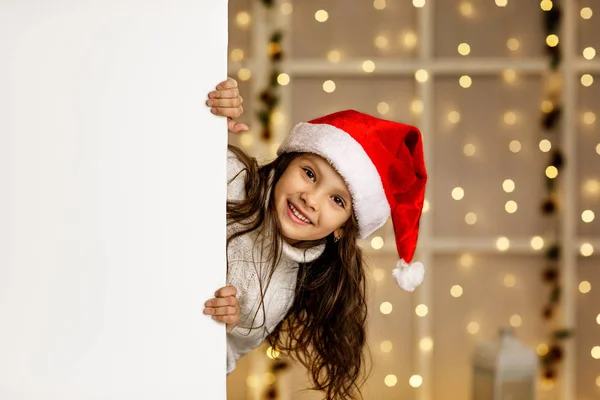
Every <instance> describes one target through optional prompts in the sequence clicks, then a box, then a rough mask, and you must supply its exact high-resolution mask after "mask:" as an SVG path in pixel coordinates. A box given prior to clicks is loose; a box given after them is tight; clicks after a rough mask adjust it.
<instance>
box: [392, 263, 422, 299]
mask: <svg viewBox="0 0 600 400" xmlns="http://www.w3.org/2000/svg"><path fill="white" fill-rule="evenodd" d="M392 274H393V275H394V278H396V282H398V285H399V286H400V287H401V288H402V289H404V290H406V291H407V292H412V291H413V290H415V289H416V288H417V286H419V285H420V284H421V283H423V278H424V277H425V267H424V266H423V264H422V263H420V262H414V263H411V264H407V263H406V261H404V260H398V262H397V263H396V268H394V271H393V272H392Z"/></svg>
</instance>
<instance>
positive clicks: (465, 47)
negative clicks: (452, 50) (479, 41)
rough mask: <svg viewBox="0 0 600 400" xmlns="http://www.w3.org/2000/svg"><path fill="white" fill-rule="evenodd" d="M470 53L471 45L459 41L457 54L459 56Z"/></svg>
mask: <svg viewBox="0 0 600 400" xmlns="http://www.w3.org/2000/svg"><path fill="white" fill-rule="evenodd" d="M470 53H471V46H469V44H468V43H461V44H459V45H458V54H460V55H461V56H468V55H469V54H470Z"/></svg>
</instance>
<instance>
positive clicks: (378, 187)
mask: <svg viewBox="0 0 600 400" xmlns="http://www.w3.org/2000/svg"><path fill="white" fill-rule="evenodd" d="M215 96H221V95H220V94H217V93H215V92H211V94H209V98H211V99H214V98H215ZM238 103H239V104H241V100H240V101H237V100H236V99H233V100H231V99H228V100H227V101H221V102H214V101H213V102H212V105H213V106H214V105H215V104H217V106H225V108H227V106H235V104H238ZM221 112H223V113H225V111H219V110H217V111H216V113H217V114H219V113H221ZM227 175H228V199H227V224H228V238H227V257H228V258H227V259H228V265H227V268H228V269H227V284H228V286H227V287H225V288H221V289H220V290H219V291H218V292H217V293H216V294H215V296H216V298H215V299H211V300H209V301H208V302H207V303H206V307H207V308H206V309H205V313H206V314H210V315H212V316H213V318H215V319H217V320H219V321H221V322H225V323H226V324H227V347H228V348H227V373H228V374H229V373H230V372H231V371H232V370H233V369H234V368H235V363H236V361H237V360H238V359H239V358H240V357H241V356H243V355H245V354H247V353H248V352H250V351H251V350H252V349H254V348H256V347H257V346H259V345H260V344H261V343H262V342H263V341H264V340H265V339H267V340H268V341H269V344H270V345H271V346H272V347H273V348H274V349H277V350H280V351H285V352H287V353H288V354H289V355H290V356H292V358H295V359H296V360H298V361H299V362H301V363H302V364H303V365H304V366H305V367H306V368H307V369H308V370H309V371H310V373H311V377H312V380H313V383H314V387H313V388H312V389H313V390H321V391H324V392H325V395H326V399H328V400H330V399H338V398H341V399H356V398H360V396H361V394H360V386H361V385H362V383H364V381H365V380H366V378H367V376H368V374H364V375H363V376H362V378H363V379H362V380H361V381H360V382H359V378H360V377H361V373H362V368H363V367H364V366H365V362H364V354H363V350H364V348H365V344H366V326H365V325H366V323H365V322H366V319H367V302H366V288H365V283H366V282H365V266H364V262H363V257H362V252H361V250H360V248H359V246H358V244H357V239H359V238H365V237H367V236H368V235H370V234H371V233H373V232H374V231H376V230H377V229H378V228H380V227H381V226H382V225H383V224H384V223H385V222H386V220H387V218H388V217H389V216H390V215H391V217H392V221H393V224H394V232H395V235H396V245H397V249H398V252H399V254H400V256H401V260H400V261H399V262H398V264H397V267H396V269H395V270H394V271H393V275H394V277H395V278H396V280H397V282H398V284H399V285H400V286H401V287H402V288H404V289H406V290H409V291H412V290H414V289H415V287H416V286H418V285H419V284H420V283H421V282H422V280H423V273H424V269H423V265H422V264H420V263H413V264H411V265H409V264H407V262H410V260H411V259H412V256H413V254H414V250H415V247H416V242H417V235H418V225H419V219H420V216H421V210H422V207H423V200H424V191H425V184H426V180H427V176H426V171H425V166H424V160H423V150H422V142H421V134H420V132H419V131H418V130H417V128H415V127H412V126H408V125H404V124H400V123H396V122H391V121H385V120H381V119H377V118H374V117H372V116H369V115H366V114H362V113H359V112H356V111H353V110H347V111H341V112H338V113H334V114H331V115H327V116H324V117H322V118H318V119H316V120H312V121H309V122H304V123H300V124H298V125H296V126H295V127H294V128H293V129H292V131H291V132H290V134H289V136H288V137H287V138H286V139H285V140H284V142H283V143H282V144H281V146H280V148H279V150H278V157H277V158H276V159H275V160H274V161H272V162H271V163H268V164H266V165H263V166H259V165H257V162H256V160H255V159H253V158H250V157H248V156H247V155H245V154H244V153H243V152H242V151H241V150H240V149H238V148H235V147H233V146H230V147H229V153H228V171H227Z"/></svg>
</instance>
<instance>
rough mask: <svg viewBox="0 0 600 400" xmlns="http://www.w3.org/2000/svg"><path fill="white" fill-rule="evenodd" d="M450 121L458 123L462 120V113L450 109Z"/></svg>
mask: <svg viewBox="0 0 600 400" xmlns="http://www.w3.org/2000/svg"><path fill="white" fill-rule="evenodd" d="M448 121H449V122H450V123H451V124H458V123H459V122H460V113H459V112H458V111H450V112H449V113H448Z"/></svg>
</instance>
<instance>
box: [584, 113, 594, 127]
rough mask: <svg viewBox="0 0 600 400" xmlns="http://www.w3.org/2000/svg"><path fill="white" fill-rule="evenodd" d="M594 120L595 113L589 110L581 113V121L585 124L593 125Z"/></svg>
mask: <svg viewBox="0 0 600 400" xmlns="http://www.w3.org/2000/svg"><path fill="white" fill-rule="evenodd" d="M594 122H596V114H594V113H593V112H591V111H586V112H585V113H583V123H584V124H586V125H593V124H594Z"/></svg>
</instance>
